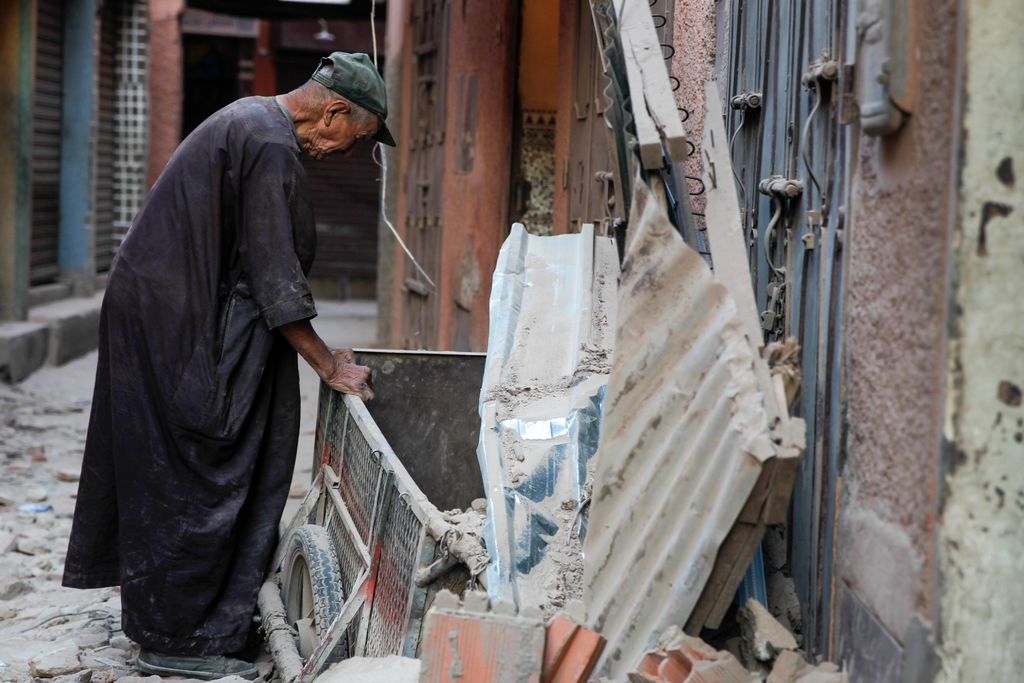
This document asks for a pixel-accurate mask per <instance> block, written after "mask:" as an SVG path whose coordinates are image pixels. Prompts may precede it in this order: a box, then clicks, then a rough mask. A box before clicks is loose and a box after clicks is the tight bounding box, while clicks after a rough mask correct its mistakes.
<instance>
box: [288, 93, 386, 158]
mask: <svg viewBox="0 0 1024 683" xmlns="http://www.w3.org/2000/svg"><path fill="white" fill-rule="evenodd" d="M379 125H380V122H379V120H378V119H377V117H376V116H374V115H373V114H371V113H369V112H367V111H365V110H361V109H358V108H356V107H353V106H350V105H349V103H348V102H345V101H343V100H335V101H332V102H331V103H330V104H328V105H326V106H325V107H324V111H323V115H322V116H321V117H320V118H319V120H318V121H317V123H316V126H315V127H314V128H313V130H312V132H311V134H310V135H309V137H308V139H307V141H306V153H307V154H309V155H310V156H311V157H313V158H314V159H323V158H325V157H327V156H330V155H331V154H334V153H336V152H340V153H341V154H342V155H345V154H348V153H349V152H350V151H351V150H352V147H353V146H354V145H355V144H356V143H357V142H359V141H361V140H368V139H372V138H373V136H374V135H376V134H377V128H378V126H379Z"/></svg>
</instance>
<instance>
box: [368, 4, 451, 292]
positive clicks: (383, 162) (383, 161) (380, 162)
mask: <svg viewBox="0 0 1024 683" xmlns="http://www.w3.org/2000/svg"><path fill="white" fill-rule="evenodd" d="M376 15H377V2H376V0H371V2H370V35H371V44H372V45H373V50H374V68H375V69H376V68H377V20H376ZM378 152H379V156H380V158H379V159H378ZM370 158H371V159H373V160H374V163H375V164H377V166H378V167H379V168H380V169H381V206H380V214H381V220H383V221H384V224H385V225H387V227H388V229H389V230H391V234H393V236H394V239H395V241H396V242H397V243H398V246H399V247H401V250H402V251H403V252H406V256H408V257H409V260H410V261H412V262H413V266H415V267H416V271H417V273H419V274H420V275H423V279H424V280H426V281H427V284H428V285H430V289H432V290H434V291H436V290H437V286H436V285H434V281H432V280H431V279H430V275H428V274H427V271H426V270H424V269H423V266H421V265H420V263H419V261H417V260H416V257H415V256H413V252H412V251H410V249H409V247H408V246H406V241H404V240H402V239H401V236H400V234H398V230H397V228H395V226H394V225H393V224H392V223H391V219H390V218H388V217H387V155H386V154H384V151H383V150H382V148H381V143H380V142H377V143H376V144H374V150H373V152H372V153H371V155H370Z"/></svg>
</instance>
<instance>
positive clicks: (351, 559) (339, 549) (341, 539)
mask: <svg viewBox="0 0 1024 683" xmlns="http://www.w3.org/2000/svg"><path fill="white" fill-rule="evenodd" d="M329 514H330V517H329V520H330V521H329V526H328V532H329V534H330V536H331V543H332V544H333V545H334V553H335V554H336V555H337V556H338V563H339V564H340V565H341V578H342V581H343V582H344V587H345V597H346V598H347V597H348V596H349V595H350V593H351V591H352V587H353V586H354V585H355V583H356V579H357V578H359V573H360V572H362V571H363V570H364V569H366V565H365V564H363V559H362V557H361V556H360V554H359V552H358V549H357V547H356V544H358V543H359V541H358V540H357V539H354V538H352V536H351V535H350V534H349V532H348V530H347V529H346V528H345V523H344V522H342V520H341V513H340V512H338V511H337V510H336V509H334V506H333V505H332V506H331V512H330V513H329Z"/></svg>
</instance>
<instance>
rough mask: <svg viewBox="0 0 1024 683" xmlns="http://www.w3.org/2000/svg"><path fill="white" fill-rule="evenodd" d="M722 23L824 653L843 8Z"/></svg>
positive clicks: (750, 10)
mask: <svg viewBox="0 0 1024 683" xmlns="http://www.w3.org/2000/svg"><path fill="white" fill-rule="evenodd" d="M718 20H719V36H724V37H725V38H726V40H723V41H720V43H719V47H718V49H719V60H720V63H721V62H723V61H724V62H726V64H727V67H726V69H725V71H726V74H727V81H728V82H727V84H724V85H725V87H723V89H722V90H723V92H722V94H723V96H724V97H725V100H726V106H727V111H728V112H729V113H728V114H727V117H726V118H727V121H726V125H727V130H728V131H729V132H730V135H731V140H732V143H731V147H732V154H733V163H734V165H735V170H736V175H737V183H738V186H739V193H738V194H739V200H740V203H741V206H742V207H743V214H744V215H743V220H744V225H745V229H746V232H747V235H748V246H749V249H750V254H749V255H750V262H751V271H752V275H753V279H754V287H755V291H756V295H757V302H758V306H759V307H760V309H761V310H762V311H764V313H763V314H762V315H763V326H764V328H765V330H764V331H765V336H766V338H767V339H769V340H778V339H782V338H784V337H787V336H790V335H792V336H795V337H797V338H798V339H799V341H800V345H801V348H802V352H801V357H800V366H801V370H802V382H801V388H800V393H799V395H798V396H797V397H796V399H795V404H794V405H793V406H792V408H791V410H792V411H793V413H794V414H796V415H800V416H802V417H803V418H804V419H805V420H806V422H807V451H806V453H805V455H804V460H803V463H802V465H801V469H800V472H799V474H798V479H797V483H796V487H795V490H794V493H793V506H792V514H791V520H790V525H789V532H790V546H791V550H790V553H789V559H788V564H789V567H788V569H789V571H790V572H791V574H792V577H793V579H794V583H795V586H796V590H797V594H798V596H799V598H800V601H801V605H802V609H803V624H804V627H803V631H804V644H805V646H806V648H807V650H808V652H812V653H815V652H820V653H823V654H826V655H828V654H829V652H828V628H829V620H830V605H831V586H832V547H831V539H832V533H833V524H834V520H835V514H836V512H835V481H836V473H837V468H838V466H837V460H838V451H839V448H840V444H841V435H840V433H839V428H840V424H841V420H840V417H841V416H840V414H839V406H840V392H841V386H840V380H841V373H840V369H839V365H838V362H837V360H838V358H839V353H840V348H839V347H840V340H841V335H842V332H841V329H840V325H841V316H840V312H839V310H838V309H839V302H840V301H841V297H840V295H839V292H840V290H841V287H842V259H841V254H840V250H841V248H842V239H841V234H842V216H843V208H842V207H843V204H844V203H845V201H846V199H845V198H846V178H845V173H844V170H845V164H846V161H847V160H846V150H847V148H848V142H847V137H846V133H845V131H844V130H843V129H842V128H840V126H839V103H840V101H841V92H840V89H841V88H844V87H849V85H852V84H847V83H846V82H845V81H844V82H843V83H840V80H839V76H840V74H841V71H842V70H841V68H840V66H839V62H838V61H837V60H839V59H840V56H841V49H842V46H843V42H842V39H843V36H845V35H846V31H847V30H848V29H847V27H846V25H845V23H846V17H845V16H844V12H843V10H842V3H840V1H839V0H809V1H808V2H806V3H787V2H776V1H773V0H730V2H728V3H727V4H726V3H723V4H722V5H720V11H719V15H718ZM819 97H820V101H819V99H818V98H819ZM816 103H817V104H816ZM772 176H778V178H776V179H775V182H774V183H772V182H770V179H771V178H772ZM762 181H768V182H762ZM801 187H802V190H801V191H799V192H797V191H796V189H797V188H801ZM781 188H786V189H787V190H788V191H789V193H790V195H791V196H790V195H785V194H783V193H781V192H779V191H778V190H780V189H781ZM773 189H774V190H776V191H775V192H773Z"/></svg>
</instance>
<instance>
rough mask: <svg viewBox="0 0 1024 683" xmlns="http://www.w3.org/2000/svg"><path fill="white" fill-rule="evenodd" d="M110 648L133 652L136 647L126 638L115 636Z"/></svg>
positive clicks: (111, 640)
mask: <svg viewBox="0 0 1024 683" xmlns="http://www.w3.org/2000/svg"><path fill="white" fill-rule="evenodd" d="M110 647H114V648H117V649H118V650H124V651H125V652H131V650H132V648H133V647H135V643H133V642H132V641H130V640H129V639H128V638H125V637H124V636H114V637H113V638H111V639H110Z"/></svg>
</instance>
